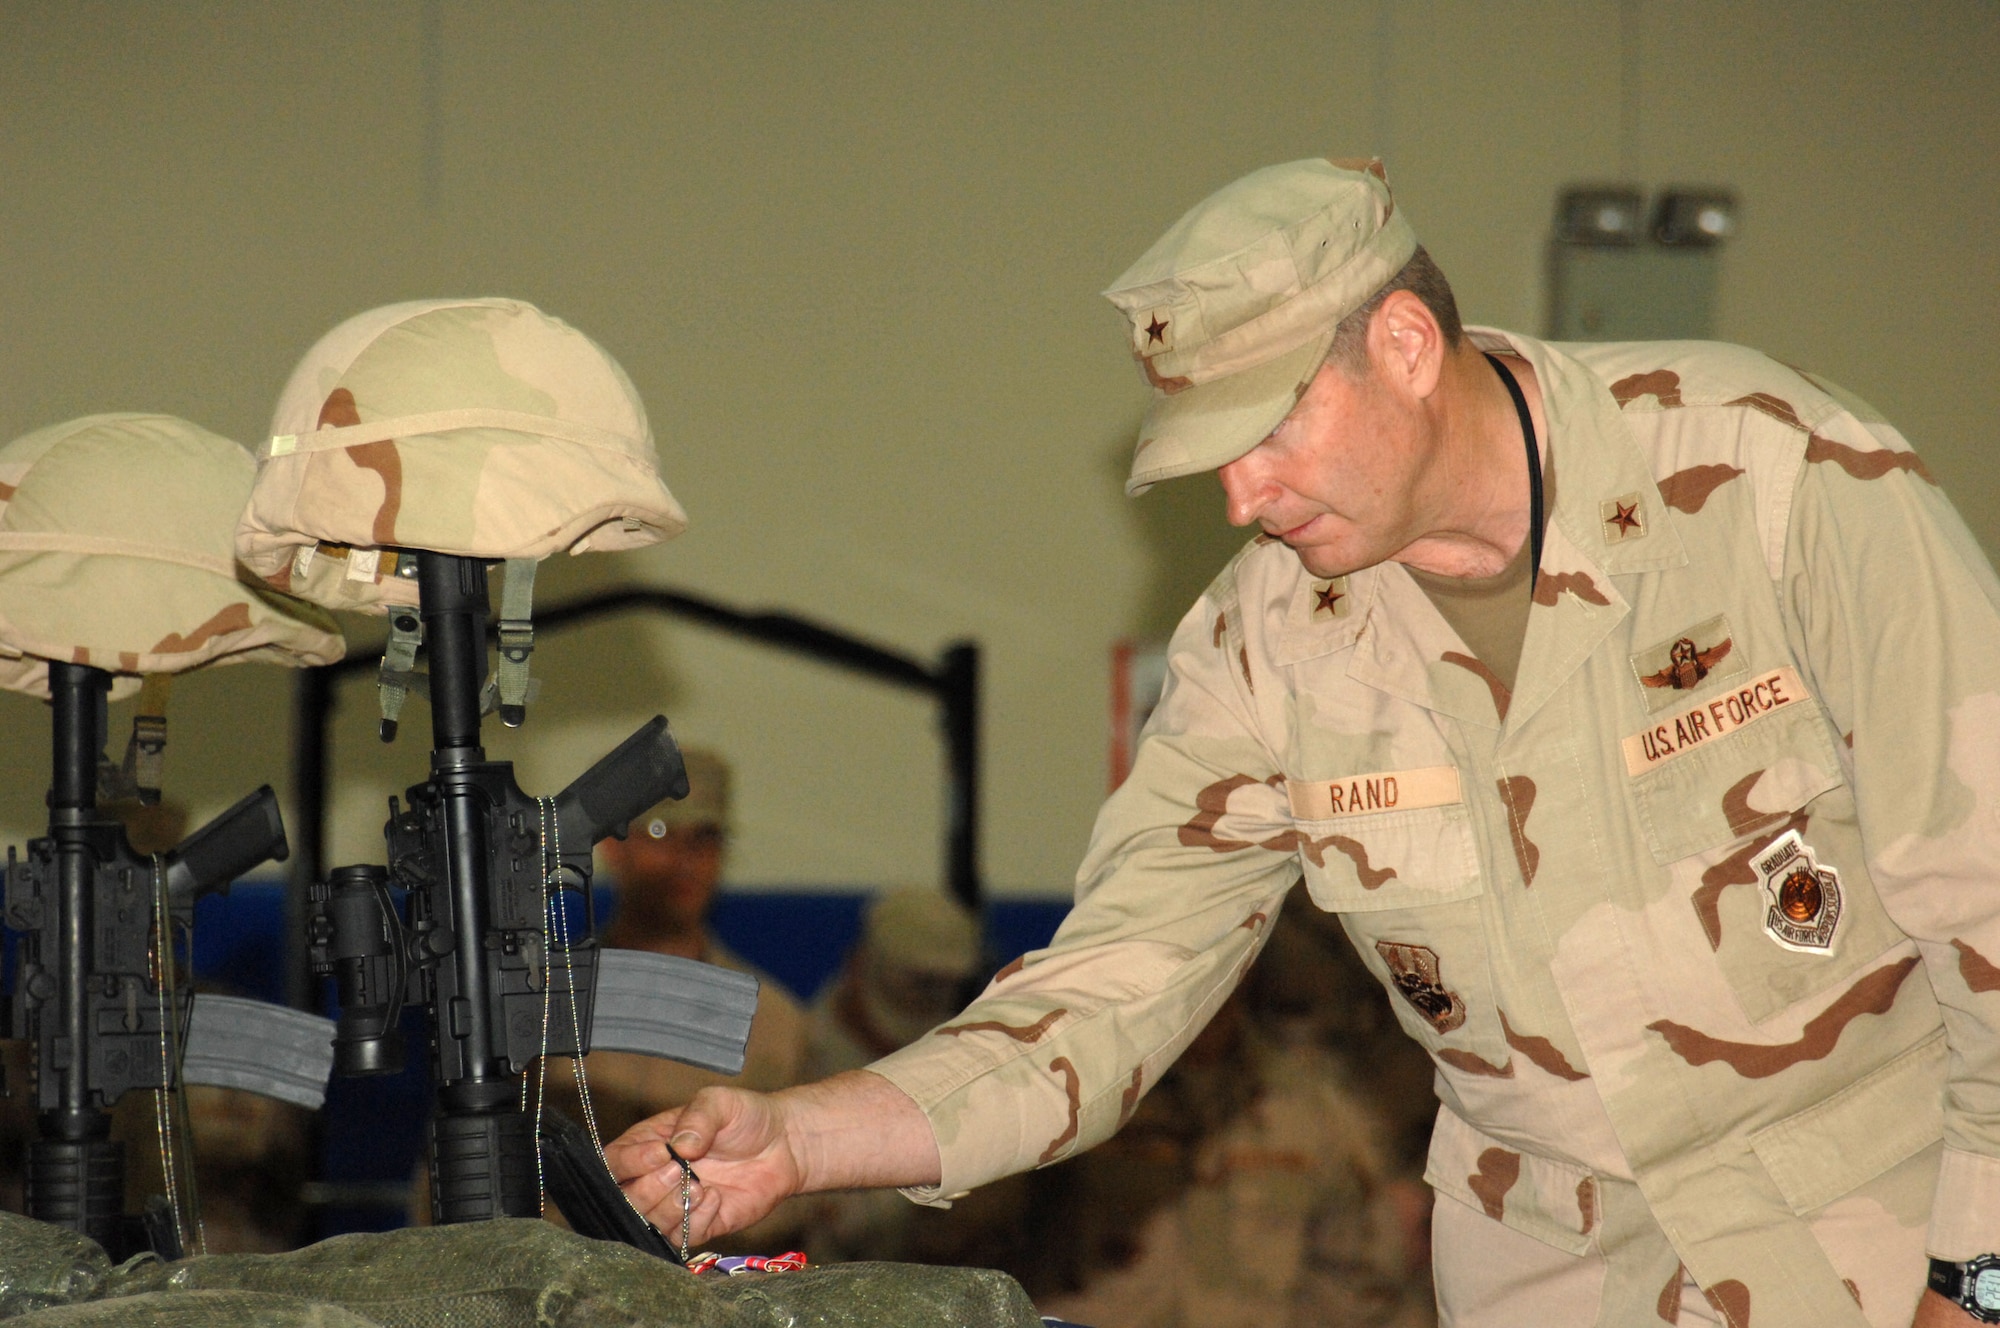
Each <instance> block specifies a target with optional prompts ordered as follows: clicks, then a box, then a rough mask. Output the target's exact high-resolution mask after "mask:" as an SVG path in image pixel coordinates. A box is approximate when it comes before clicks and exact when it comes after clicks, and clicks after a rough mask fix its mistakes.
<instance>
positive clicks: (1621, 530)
mask: <svg viewBox="0 0 2000 1328" xmlns="http://www.w3.org/2000/svg"><path fill="white" fill-rule="evenodd" d="M1597 512H1598V518H1599V520H1601V521H1602V522H1603V523H1604V524H1603V527H1602V528H1603V531H1604V542H1605V543H1606V544H1617V543H1618V542H1620V541H1621V540H1628V539H1638V538H1639V537H1640V536H1641V535H1644V534H1645V533H1646V513H1645V510H1644V505H1643V503H1642V502H1641V500H1640V498H1639V495H1638V494H1636V493H1626V494H1620V495H1619V496H1618V497H1616V498H1607V499H1605V500H1604V501H1603V502H1601V503H1599V504H1598V505H1597Z"/></svg>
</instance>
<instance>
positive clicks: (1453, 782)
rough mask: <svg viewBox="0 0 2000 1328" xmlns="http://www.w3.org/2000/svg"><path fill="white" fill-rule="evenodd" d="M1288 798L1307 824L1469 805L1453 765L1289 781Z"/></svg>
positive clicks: (1286, 782)
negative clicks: (1336, 777) (1426, 808)
mask: <svg viewBox="0 0 2000 1328" xmlns="http://www.w3.org/2000/svg"><path fill="white" fill-rule="evenodd" d="M1285 797H1286V799H1287V800H1288V801H1290V803H1291V804H1292V815H1294V816H1296V817H1298V818H1299V819H1300V820H1301V821H1330V820H1332V819H1334V818H1335V817H1339V816H1367V815H1369V814H1371V813H1374V812H1402V811H1414V810H1416V809H1417V808H1420V807H1448V806H1451V805H1452V804H1454V803H1458V802H1463V801H1464V800H1465V795H1464V793H1463V791H1462V790H1461V789H1460V787H1459V782H1458V767H1456V766H1449V765H1433V766H1426V767H1424V768H1423V769H1421V770H1377V771H1375V772H1374V773H1372V774H1366V775H1350V776H1348V777H1347V778H1345V779H1287V780H1286V781H1285Z"/></svg>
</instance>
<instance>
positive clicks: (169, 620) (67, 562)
mask: <svg viewBox="0 0 2000 1328" xmlns="http://www.w3.org/2000/svg"><path fill="white" fill-rule="evenodd" d="M255 472H256V464H255V462H254V461H252V459H251V457H250V453H249V452H248V451H247V450H246V449H245V448H244V447H243V446H242V445H241V444H238V443H235V442H232V441H230V440H229V439H227V438H224V437H221V436H220V435H218V434H213V433H210V432H209V431H208V430H206V429H203V428H201V427H199V426H198V425H194V424H190V423H188V422H187V421H186V420H182V419H176V418H174V417H172V416H169V415H149V414H110V415H90V416H85V417H84V418H82V419H76V420H71V421H69V422H67V423H64V424H56V425H51V426H49V427H47V428H44V429H38V430H36V431H35V432H33V433H29V434H26V435H23V436H22V437H20V438H16V439H15V440H14V441H13V442H11V443H8V444H6V445H5V446H4V447H0V687H7V688H11V689H12V690H14V691H18V692H26V693H28V694H29V695H31V696H38V697H43V698H47V697H48V695H49V661H51V660H59V661H61V662H63V663H68V664H86V665H90V666H93V667H95V668H100V669H103V670H105V671H106V672H108V673H110V674H111V675H112V678H111V693H112V695H114V696H130V695H131V694H132V693H133V692H135V691H139V690H141V687H142V680H144V684H145V696H144V698H143V700H142V704H141V706H140V714H139V718H138V719H137V720H136V721H135V724H134V732H133V739H134V741H133V746H132V748H131V749H130V750H128V753H127V764H126V769H125V771H124V774H125V776H126V778H127V780H128V781H131V780H136V787H135V788H132V789H128V790H127V791H128V792H137V793H139V794H140V795H141V796H142V797H147V798H150V797H156V796H157V789H158V787H159V760H160V755H161V748H162V747H163V745H164V742H165V718H164V715H165V711H164V702H165V691H166V686H165V679H166V677H167V676H168V675H172V674H175V673H180V672H184V671H186V670H188V669H193V668H197V667H200V666H202V665H206V664H233V663H239V662H242V661H247V660H262V661H268V662H276V663H284V664H291V665H295V666H306V665H315V664H330V663H332V662H333V661H335V660H337V659H339V658H340V657H341V654H342V653H343V648H342V644H341V639H340V632H339V629H338V628H337V627H336V626H335V625H334V622H333V620H332V618H331V616H330V615H328V614H327V613H325V612H324V611H323V610H321V609H319V608H317V607H316V606H314V605H311V604H307V603H304V602H302V601H300V600H297V599H295V598H293V597H291V596H289V595H284V594H280V593H278V592H277V591H275V590H273V589H271V588H269V587H268V586H265V585H264V584H262V583H260V582H259V581H257V579H256V578H254V577H252V576H250V575H248V573H246V572H245V571H244V570H243V568H242V567H241V566H240V565H239V564H238V563H237V561H236V553H235V546H234V532H235V528H236V518H237V514H238V513H239V512H240V511H241V510H242V506H243V503H244V502H245V500H246V499H247V498H248V497H249V494H250V483H251V480H252V478H253V476H254V475H255Z"/></svg>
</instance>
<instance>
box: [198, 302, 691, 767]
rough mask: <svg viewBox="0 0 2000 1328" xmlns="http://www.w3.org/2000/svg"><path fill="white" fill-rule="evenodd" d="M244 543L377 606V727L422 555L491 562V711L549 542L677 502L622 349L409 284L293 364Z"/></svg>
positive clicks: (663, 526) (520, 660) (633, 520)
mask: <svg viewBox="0 0 2000 1328" xmlns="http://www.w3.org/2000/svg"><path fill="white" fill-rule="evenodd" d="M257 455H258V471H257V481H256V484H255V486H254V488H253V490H252V493H251V497H250V503H249V506H248V507H247V508H245V510H244V512H243V517H242V520H241V522H240V523H239V524H238V527H237V552H238V554H239V556H240V557H241V558H242V559H243V561H244V563H245V564H246V565H247V566H249V567H250V568H251V569H252V570H253V571H255V572H256V573H257V574H258V575H259V576H262V577H263V578H264V579H265V580H266V581H268V582H269V583H270V584H271V585H273V586H275V587H277V588H279V589H282V590H288V591H290V592H291V593H293V594H296V595H302V596H304V597H305V598H307V599H309V600H312V601H314V602H316V603H318V604H322V605H325V606H327V607H328V608H335V609H358V610H362V611H366V612H373V613H387V614H388V617H389V628H390V631H389V641H388V645H387V647H386V649H385V652H384V656H383V662H382V680H381V694H382V715H383V719H384V721H385V723H384V736H385V737H386V736H388V735H389V734H391V733H393V732H394V726H395V721H396V718H397V715H398V713H399V712H400V711H401V708H402V702H403V698H404V696H405V695H406V694H407V692H408V690H409V687H410V686H411V685H413V684H414V683H415V674H414V669H415V660H416V651H417V648H418V645H419V644H420V641H421V631H422V626H421V620H420V618H419V616H418V615H417V614H416V613H415V612H412V611H403V612H399V611H398V610H413V609H414V608H415V607H416V605H417V582H416V580H415V564H416V559H414V558H411V557H408V556H406V555H407V554H408V553H409V552H414V551H428V552H434V553H442V554H450V555H455V556H459V557H468V558H478V559H486V560H498V561H503V562H504V563H505V564H506V578H505V582H504V590H503V593H502V602H501V611H500V615H499V616H500V664H499V669H498V670H497V674H498V676H497V679H496V688H495V690H496V693H497V700H498V703H499V707H500V717H501V719H502V720H503V721H505V722H506V723H508V724H509V725H517V724H519V723H520V722H521V718H522V716H523V712H524V707H525V704H526V701H527V696H528V674H527V663H528V655H529V653H530V652H531V651H532V650H533V646H534V637H533V628H532V623H531V617H530V603H531V600H532V595H533V585H534V569H535V565H536V563H537V562H539V561H540V560H541V559H543V558H546V557H547V556H549V555H550V554H552V553H556V552H559V551H561V550H565V549H566V550H568V551H569V552H570V553H573V554H575V553H584V552H589V551H608V550H618V549H634V548H640V547H643V546H645V545H649V544H655V543H658V542H660V541H662V540H666V539H670V538H672V537H673V536H675V535H677V534H679V533H680V532H681V531H682V530H683V529H685V528H686V526H687V515H686V513H684V512H683V511H682V510H681V506H680V504H679V503H677V502H676V501H674V496H673V495H672V494H671V493H669V492H668V491H667V486H666V484H665V483H664V482H663V481H662V480H661V478H660V472H659V463H658V460H657V459H656V457H655V455H654V448H653V436H652V431H651V430H650V428H649V427H648V426H647V423H646V412H645V408H644V406H642V405H641V404H640V401H639V394H638V392H637V391H636V390H635V389H634V388H633V386H632V382H631V380H630V379H629V378H627V377H626V375H625V371H624V370H623V369H621V368H620V367H619V365H618V362H617V361H616V360H614V359H612V357H611V356H610V355H609V354H607V353H606V352H605V351H604V350H603V348H601V347H600V346H598V345H597V344H596V343H595V342H593V341H592V340H591V339H590V338H588V337H586V336H584V335H583V334H582V333H581V332H578V331H577V330H576V329H575V328H572V327H570V326H569V325H568V324H567V323H564V322H562V321H561V320H560V319H557V318H552V317H550V316H549V315H548V314H545V313H543V312H542V311H541V310H540V309H537V308H536V307H535V306H533V305H531V304H526V303H524V302H522V301H519V300H505V299H463V300H418V301H410V302H407V303H403V304H392V305H385V306H383V307H382V308H379V309H372V310H370V311H368V312H367V313H363V314H357V315H356V316H354V317H353V318H350V319H348V320H347V321H346V322H344V323H342V324H341V325H340V326H338V327H336V328H334V329H333V331H331V332H329V333H327V334H326V335H325V336H324V337H322V338H321V339H320V340H319V342H318V344H316V345H315V346H314V347H313V348H312V349H311V350H309V351H307V352H306V355H305V358H304V359H303V360H301V361H300V362H299V365H298V367H297V368H296V369H295V370H293V372H292V376H291V380H290V382H288V383H287V384H286V386H285V390H284V393H283V395H282V396H281V397H280V398H279V402H278V409H277V413H276V414H275V416H274V417H273V419H272V422H271V434H270V437H268V438H267V439H266V440H265V441H264V443H263V444H262V445H261V446H260V447H259V448H258V454H257Z"/></svg>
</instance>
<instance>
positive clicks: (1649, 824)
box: [1632, 703, 1842, 862]
mask: <svg viewBox="0 0 2000 1328" xmlns="http://www.w3.org/2000/svg"><path fill="white" fill-rule="evenodd" d="M1718 704H1719V703H1718ZM1841 783H1842V780H1841V775H1840V761H1839V758H1838V757H1836V756H1835V755H1834V751H1833V745H1832V742H1831V741H1830V740H1829V739H1828V737H1827V735H1826V731H1825V726H1824V724H1823V722H1822V721H1821V719H1820V716H1819V713H1818V711H1817V709H1816V708H1815V707H1813V706H1811V705H1788V706H1786V707H1785V708H1784V709H1782V710H1779V711H1776V712H1774V713H1771V714H1769V715H1766V716H1765V717H1764V718H1763V719H1761V720H1760V721H1759V722H1757V723H1754V724H1750V725H1748V726H1746V727H1744V728H1742V729H1740V730H1738V731H1735V732H1731V733H1729V734H1727V735H1725V736H1723V737H1720V738H1717V739H1715V740H1714V741H1712V742H1709V743H1705V744H1703V745H1701V746H1699V747H1697V748H1695V749H1693V750H1691V751H1688V752H1686V753H1685V754H1683V755H1680V756H1677V757H1675V758H1674V759H1673V760H1671V761H1668V762H1666V763H1665V764H1663V765H1661V766H1660V767H1659V768H1657V769H1654V770H1648V771H1646V772H1644V773H1641V774H1636V775H1634V776H1633V778H1632V796H1633V798H1634V800H1635V801H1636V802H1637V803H1638V807H1639V820H1640V822H1641V824H1642V825H1643V826H1644V827H1645V831H1646V839H1647V842H1648V845H1649V846H1650V847H1651V848H1652V850H1653V859H1654V861H1656V862H1672V861H1674V860H1676V859H1678V858H1685V857H1688V856H1690V855H1692V854H1695V853H1699V852H1701V851H1702V850H1704V849H1709V848H1714V847H1715V846H1717V845H1719V844H1726V843H1729V842H1730V841H1732V840H1735V839H1739V838H1741V837H1742V836H1744V835H1745V834H1747V833H1750V832H1751V831H1752V830H1753V829H1756V828H1758V827H1760V826H1762V825H1764V824H1766V823H1769V822H1771V821H1772V820H1773V819H1774V818H1777V819H1782V817H1783V815H1784V814H1785V813H1788V812H1791V811H1794V810H1796V809H1798V808H1800V807H1803V806H1805V805H1806V804H1807V803H1808V802H1810V801H1812V800H1813V799H1814V798H1816V797H1818V796H1819V795H1820V794H1822V793H1825V792H1826V791H1827V790H1829V789H1834V788H1838V787H1840V785H1841Z"/></svg>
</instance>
